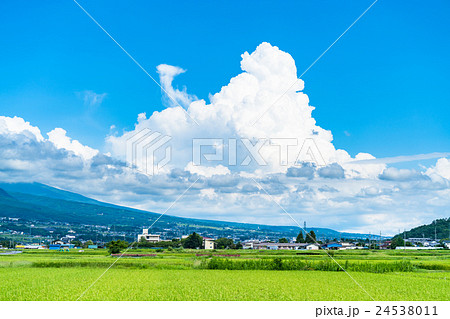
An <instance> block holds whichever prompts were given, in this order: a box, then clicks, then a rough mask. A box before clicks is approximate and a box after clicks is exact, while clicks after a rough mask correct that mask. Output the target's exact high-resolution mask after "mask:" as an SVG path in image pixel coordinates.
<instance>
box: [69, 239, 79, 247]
mask: <svg viewBox="0 0 450 319" xmlns="http://www.w3.org/2000/svg"><path fill="white" fill-rule="evenodd" d="M70 243H71V244H73V245H75V247H81V245H82V243H81V241H79V240H78V239H76V240H72V241H71V242H70Z"/></svg>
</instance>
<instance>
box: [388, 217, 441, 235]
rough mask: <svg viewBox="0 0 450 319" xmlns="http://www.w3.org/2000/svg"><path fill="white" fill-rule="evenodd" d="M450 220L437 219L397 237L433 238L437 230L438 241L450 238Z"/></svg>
mask: <svg viewBox="0 0 450 319" xmlns="http://www.w3.org/2000/svg"><path fill="white" fill-rule="evenodd" d="M449 225H450V218H443V219H436V220H434V221H433V222H432V223H431V224H429V225H422V226H418V227H415V228H413V229H411V230H408V231H406V232H402V233H400V234H398V235H396V236H395V237H398V236H400V237H402V238H403V237H405V238H422V237H425V238H432V239H434V236H435V229H436V237H437V239H444V238H449V236H450V233H449V232H450V228H449Z"/></svg>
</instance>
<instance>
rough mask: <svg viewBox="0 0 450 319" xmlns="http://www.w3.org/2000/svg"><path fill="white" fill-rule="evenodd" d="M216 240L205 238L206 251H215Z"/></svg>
mask: <svg viewBox="0 0 450 319" xmlns="http://www.w3.org/2000/svg"><path fill="white" fill-rule="evenodd" d="M214 243H215V242H214V239H212V238H208V237H203V247H204V249H214Z"/></svg>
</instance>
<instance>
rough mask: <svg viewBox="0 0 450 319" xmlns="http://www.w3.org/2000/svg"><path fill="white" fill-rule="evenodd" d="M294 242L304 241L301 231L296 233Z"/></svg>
mask: <svg viewBox="0 0 450 319" xmlns="http://www.w3.org/2000/svg"><path fill="white" fill-rule="evenodd" d="M295 242H296V243H304V242H305V239H304V238H303V232H302V231H300V233H298V235H297V239H296V240H295Z"/></svg>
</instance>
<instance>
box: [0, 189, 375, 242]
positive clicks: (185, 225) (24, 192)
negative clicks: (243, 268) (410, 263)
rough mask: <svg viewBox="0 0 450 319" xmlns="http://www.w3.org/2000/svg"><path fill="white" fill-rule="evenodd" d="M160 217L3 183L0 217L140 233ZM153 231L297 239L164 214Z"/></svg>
mask: <svg viewBox="0 0 450 319" xmlns="http://www.w3.org/2000/svg"><path fill="white" fill-rule="evenodd" d="M159 216H160V214H157V213H153V212H148V211H142V210H137V209H132V208H128V207H122V206H117V205H113V204H108V203H103V202H100V201H97V200H94V199H91V198H88V197H85V196H82V195H79V194H76V193H72V192H68V191H65V190H61V189H57V188H53V187H50V186H47V185H44V184H39V183H29V184H28V183H17V184H12V183H11V184H8V183H0V217H15V218H20V219H21V220H24V221H32V222H33V223H35V224H36V223H43V224H48V223H62V224H69V225H93V226H105V227H109V226H112V225H114V227H116V226H124V227H125V226H126V227H125V228H124V227H122V229H128V232H129V233H130V234H131V233H133V232H134V233H137V232H139V231H140V230H141V229H142V227H145V226H149V225H151V224H152V223H153V222H154V221H155V220H156V219H157V218H158V217H159ZM152 229H153V231H154V232H165V233H166V234H167V236H179V235H181V234H187V233H190V232H192V231H196V232H199V233H203V234H205V235H206V234H209V235H213V236H237V237H240V238H244V237H250V238H281V237H296V236H297V234H298V232H299V229H298V227H294V226H271V225H259V224H246V223H235V222H224V221H215V220H204V219H193V218H182V217H176V216H169V215H164V216H163V217H162V218H160V219H159V220H158V223H156V224H155V225H154V226H153V227H152ZM307 230H308V231H310V230H314V232H315V233H316V234H317V236H318V238H330V239H333V238H339V237H342V238H355V239H357V238H367V237H368V236H369V235H367V234H353V233H340V232H338V231H335V230H332V229H328V228H318V227H311V228H309V227H308V229H307ZM169 238H170V237H169Z"/></svg>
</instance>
